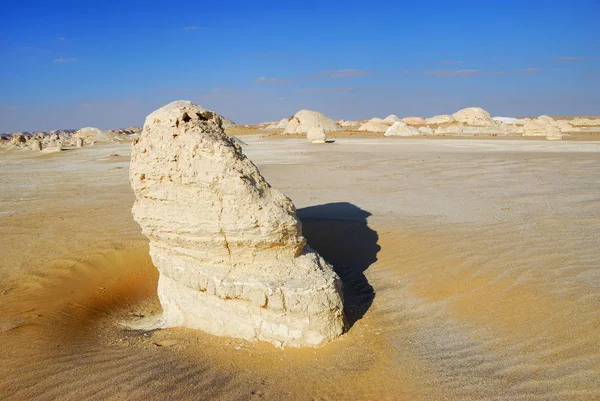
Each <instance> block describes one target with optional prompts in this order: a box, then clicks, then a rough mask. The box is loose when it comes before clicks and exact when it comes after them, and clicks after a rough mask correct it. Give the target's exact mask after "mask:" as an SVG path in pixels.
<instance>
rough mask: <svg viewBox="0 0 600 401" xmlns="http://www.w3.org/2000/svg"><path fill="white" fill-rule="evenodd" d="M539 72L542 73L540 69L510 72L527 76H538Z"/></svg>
mask: <svg viewBox="0 0 600 401" xmlns="http://www.w3.org/2000/svg"><path fill="white" fill-rule="evenodd" d="M540 72H542V69H541V68H533V67H530V68H525V69H523V70H514V71H512V73H513V74H529V75H533V74H539V73H540Z"/></svg>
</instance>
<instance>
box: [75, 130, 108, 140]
mask: <svg viewBox="0 0 600 401" xmlns="http://www.w3.org/2000/svg"><path fill="white" fill-rule="evenodd" d="M104 135H105V133H104V131H102V130H101V129H100V128H95V127H84V128H81V129H79V130H77V131H76V132H75V136H76V137H79V138H83V139H96V138H102V137H104Z"/></svg>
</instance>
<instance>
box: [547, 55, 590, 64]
mask: <svg viewBox="0 0 600 401" xmlns="http://www.w3.org/2000/svg"><path fill="white" fill-rule="evenodd" d="M583 60H585V57H576V56H566V57H556V58H555V59H554V61H557V62H559V63H563V62H569V61H583Z"/></svg>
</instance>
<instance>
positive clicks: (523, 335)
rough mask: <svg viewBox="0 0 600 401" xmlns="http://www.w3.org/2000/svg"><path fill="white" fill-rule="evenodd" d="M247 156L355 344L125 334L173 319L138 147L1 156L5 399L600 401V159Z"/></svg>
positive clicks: (312, 151) (425, 145) (187, 333)
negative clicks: (292, 345)
mask: <svg viewBox="0 0 600 401" xmlns="http://www.w3.org/2000/svg"><path fill="white" fill-rule="evenodd" d="M244 141H245V142H247V143H248V146H246V147H245V149H244V150H245V152H246V153H247V154H248V155H249V157H250V158H252V160H254V161H255V163H256V164H257V165H258V166H259V168H260V169H261V172H262V173H263V174H264V175H265V177H266V178H267V180H268V181H269V182H270V183H271V184H272V185H273V186H275V187H277V188H279V189H281V190H283V191H284V192H285V193H286V194H287V195H288V196H290V197H291V198H292V199H293V201H294V202H295V204H296V206H297V207H298V209H299V210H298V214H299V216H300V217H301V219H302V221H303V225H304V233H305V236H306V237H307V239H308V241H309V244H310V245H311V246H313V247H314V248H315V249H316V250H317V251H319V252H320V253H321V254H322V255H323V256H324V257H325V258H326V259H327V260H328V261H330V262H331V263H333V264H334V265H335V267H336V269H337V271H338V273H339V275H340V276H341V278H342V280H343V282H344V288H345V301H346V306H347V310H346V313H347V316H348V319H349V321H350V323H351V328H350V330H349V331H348V333H346V334H345V335H344V336H343V337H342V338H341V339H340V340H338V341H335V342H333V343H331V344H328V345H327V346H325V347H322V348H319V349H309V350H306V349H304V350H295V349H285V350H281V349H277V348H275V347H273V346H271V345H270V344H264V343H248V342H245V341H242V340H236V339H228V338H221V337H214V336H210V335H207V334H204V333H201V332H197V331H192V330H187V329H172V330H162V331H154V332H149V333H143V332H136V331H127V330H125V329H124V328H123V327H122V326H121V325H120V324H119V322H121V321H123V320H125V319H131V318H132V317H135V316H142V315H147V314H149V313H152V312H153V311H156V310H157V308H158V307H159V306H158V302H157V300H156V289H155V286H156V279H157V274H156V271H155V269H154V267H153V266H152V264H151V261H150V258H149V256H148V254H147V251H148V249H147V243H146V241H145V238H144V237H143V236H142V235H141V233H140V232H139V228H138V226H137V225H136V224H135V222H134V221H133V219H132V218H131V214H130V207H131V205H132V202H133V194H132V193H131V190H130V188H129V182H128V178H127V167H128V155H129V149H128V146H127V145H110V146H105V147H100V148H96V149H92V148H87V149H86V148H84V149H80V150H77V151H68V152H63V153H62V154H58V155H57V154H55V155H44V156H41V155H40V156H35V157H32V156H31V155H27V154H25V153H13V154H10V155H9V154H7V153H0V186H1V188H2V191H1V192H0V237H1V238H2V246H1V247H0V304H1V305H2V308H0V341H1V342H2V345H3V347H2V348H3V352H2V353H0V398H7V399H19V400H20V399H32V398H35V399H41V400H45V399H47V400H50V399H77V400H79V399H132V400H136V399H139V400H147V399H209V398H213V399H225V400H228V399H231V400H237V399H254V398H263V399H274V400H275V399H298V400H312V399H314V400H337V399H360V400H363V399H364V400H416V399H423V400H432V399H436V400H442V399H448V400H457V399H460V400H487V399H502V400H505V399H511V400H523V399H527V400H529V399H531V400H552V399H556V400H595V399H599V398H600V251H599V247H598V245H599V244H600V143H597V142H596V143H594V142H561V143H554V142H541V141H540V142H535V141H510V140H504V141H486V140H438V141H427V140H426V139H401V140H392V141H384V140H374V139H337V140H336V142H335V143H332V144H327V145H322V146H315V145H310V144H305V143H304V142H302V141H300V140H298V141H297V140H293V139H292V140H261V139H258V138H256V137H247V138H244ZM115 153H117V154H119V155H121V156H112V157H111V154H115Z"/></svg>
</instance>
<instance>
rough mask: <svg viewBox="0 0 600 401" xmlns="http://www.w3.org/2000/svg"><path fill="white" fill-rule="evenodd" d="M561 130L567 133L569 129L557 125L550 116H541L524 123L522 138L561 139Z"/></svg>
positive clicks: (562, 124) (560, 124)
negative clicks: (542, 137) (543, 137)
mask: <svg viewBox="0 0 600 401" xmlns="http://www.w3.org/2000/svg"><path fill="white" fill-rule="evenodd" d="M567 125H568V123H567ZM563 129H564V130H565V131H567V130H568V129H569V127H567V126H565V124H564V123H558V122H557V121H556V120H554V119H553V118H552V117H550V116H547V115H541V116H539V117H538V118H535V119H533V120H530V121H527V122H526V123H525V125H524V126H523V136H545V137H546V138H547V139H550V140H557V139H562V130H563Z"/></svg>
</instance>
